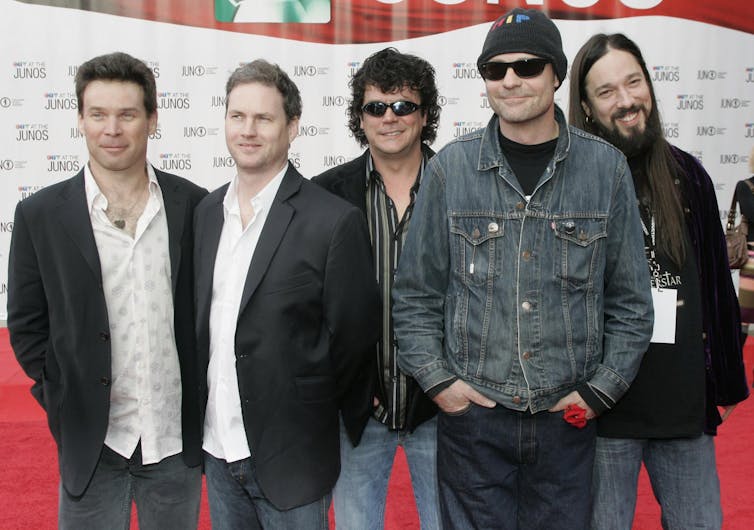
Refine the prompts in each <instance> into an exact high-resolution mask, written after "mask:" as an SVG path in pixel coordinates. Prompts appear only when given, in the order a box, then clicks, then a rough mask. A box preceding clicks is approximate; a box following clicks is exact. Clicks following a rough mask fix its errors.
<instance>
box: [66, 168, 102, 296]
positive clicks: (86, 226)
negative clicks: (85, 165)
mask: <svg viewBox="0 0 754 530" xmlns="http://www.w3.org/2000/svg"><path fill="white" fill-rule="evenodd" d="M60 200H61V202H60V204H59V205H58V215H59V218H60V226H61V227H63V229H64V230H65V231H66V232H67V233H68V236H69V237H70V238H71V239H72V240H73V242H74V244H75V245H76V248H78V249H79V252H81V255H82V256H83V257H84V260H86V263H87V264H88V265H89V268H90V269H91V271H92V274H93V275H94V277H95V278H96V279H97V284H98V285H102V268H101V266H100V261H99V253H98V252H97V243H96V242H95V241H94V232H93V231H92V220H91V219H90V218H89V212H88V211H87V208H86V190H85V188H84V170H81V171H80V172H79V174H78V175H76V176H75V177H73V178H72V179H71V180H70V181H69V185H68V186H67V187H65V188H64V189H63V190H62V191H61V193H60Z"/></svg>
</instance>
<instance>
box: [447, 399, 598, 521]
mask: <svg viewBox="0 0 754 530" xmlns="http://www.w3.org/2000/svg"><path fill="white" fill-rule="evenodd" d="M595 438H596V426H595V424H594V422H593V421H590V422H588V423H587V425H586V427H584V428H583V429H578V428H576V427H573V426H571V425H569V424H568V423H566V422H565V421H564V420H563V414H562V413H550V412H538V413H536V414H531V413H529V412H518V411H514V410H510V409H507V408H505V407H503V406H501V405H497V406H496V407H495V408H492V409H487V408H484V407H480V406H477V405H474V404H472V405H471V406H470V407H469V408H468V409H467V410H466V411H464V412H462V413H459V414H457V415H449V414H445V413H442V412H441V413H440V415H439V420H438V424H437V471H438V478H439V484H440V507H441V513H442V524H443V527H444V528H445V529H446V530H455V529H457V530H469V529H495V530H502V529H515V528H521V529H527V530H534V529H545V528H546V529H548V530H557V529H563V530H574V529H583V528H587V527H588V526H589V517H590V514H591V476H592V465H593V461H594V443H595Z"/></svg>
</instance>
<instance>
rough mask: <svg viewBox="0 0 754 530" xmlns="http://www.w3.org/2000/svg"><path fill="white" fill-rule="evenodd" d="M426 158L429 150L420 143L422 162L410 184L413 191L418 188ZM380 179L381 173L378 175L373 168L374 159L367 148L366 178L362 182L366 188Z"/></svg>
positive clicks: (427, 158)
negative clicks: (412, 183) (414, 180)
mask: <svg viewBox="0 0 754 530" xmlns="http://www.w3.org/2000/svg"><path fill="white" fill-rule="evenodd" d="M428 160H429V150H428V149H425V148H424V144H422V163H421V165H420V166H419V173H418V174H417V175H416V182H414V185H413V186H411V191H412V192H415V191H416V190H418V189H419V184H420V183H421V179H422V176H424V166H425V165H426V164H427V161H428ZM381 181H382V175H380V172H379V171H377V170H376V169H375V168H374V159H372V154H371V153H370V152H369V151H368V150H367V172H366V180H365V182H364V185H365V187H366V188H369V186H370V184H371V183H372V182H381Z"/></svg>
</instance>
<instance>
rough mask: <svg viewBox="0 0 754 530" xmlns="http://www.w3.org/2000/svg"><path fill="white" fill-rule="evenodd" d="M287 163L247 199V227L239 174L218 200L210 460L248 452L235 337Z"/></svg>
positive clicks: (207, 434) (207, 422)
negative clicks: (250, 213)
mask: <svg viewBox="0 0 754 530" xmlns="http://www.w3.org/2000/svg"><path fill="white" fill-rule="evenodd" d="M287 170H288V165H287V164H286V166H285V167H284V168H283V170H282V171H281V172H280V173H278V174H277V175H276V176H275V177H274V178H273V179H272V180H271V181H270V182H269V183H268V184H267V185H266V186H265V187H264V188H263V189H262V190H261V191H260V192H259V193H257V194H256V195H255V196H254V197H253V198H252V199H251V206H252V209H253V211H254V213H253V216H252V218H251V220H250V221H249V223H248V224H247V225H246V228H245V229H244V228H243V224H242V222H241V210H240V207H239V205H238V193H237V190H238V177H237V176H236V177H235V178H234V179H233V181H232V182H231V183H230V186H228V191H227V192H226V194H225V198H224V200H223V214H224V216H225V222H224V223H223V229H222V233H221V234H220V242H219V244H218V247H217V256H216V257H215V269H214V276H213V280H212V305H211V306H210V315H209V367H208V369H207V387H208V391H209V396H208V399H207V411H206V414H205V417H204V444H203V448H204V450H205V451H207V452H208V453H209V454H211V455H212V456H214V457H215V458H220V459H223V460H225V461H227V462H235V461H238V460H242V459H244V458H248V457H249V456H251V451H250V450H249V443H248V441H247V439H246V430H245V429H244V425H243V416H242V415H241V397H240V395H239V393H238V376H237V374H236V352H235V336H236V325H237V323H238V311H239V309H240V305H241V296H242V295H243V289H244V285H245V284H246V276H247V274H248V273H249V266H250V265H251V258H252V256H253V255H254V249H256V247H257V243H258V242H259V235H260V234H261V233H262V228H263V227H264V223H265V221H266V220H267V214H268V213H269V211H270V208H271V207H272V201H273V199H274V198H275V195H276V194H277V192H278V188H280V183H281V182H282V180H283V176H284V175H285V172H286V171H287Z"/></svg>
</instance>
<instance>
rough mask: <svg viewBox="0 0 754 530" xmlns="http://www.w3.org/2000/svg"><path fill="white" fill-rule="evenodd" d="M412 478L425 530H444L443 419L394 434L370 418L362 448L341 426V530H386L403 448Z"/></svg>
mask: <svg viewBox="0 0 754 530" xmlns="http://www.w3.org/2000/svg"><path fill="white" fill-rule="evenodd" d="M399 445H400V446H402V447H403V450H404V451H405V453H406V460H408V468H409V472H410V473H411V485H412V486H413V488H414V497H415V499H416V506H417V509H418V511H419V520H420V521H421V528H422V529H424V530H436V529H439V528H440V521H439V509H438V497H437V419H436V418H432V419H431V420H429V421H426V422H424V423H422V424H421V425H419V427H417V428H416V430H415V431H414V432H413V433H408V432H405V431H391V430H389V429H388V428H387V427H385V425H383V424H382V423H380V422H379V421H377V420H375V419H374V418H370V419H369V422H368V423H367V426H366V428H365V429H364V434H363V435H362V437H361V442H360V443H359V445H358V446H357V447H353V446H352V445H351V441H350V439H349V438H348V434H347V433H346V432H345V429H344V428H343V422H342V421H341V424H340V476H339V477H338V482H337V483H336V484H335V489H334V490H333V504H334V506H335V524H336V526H337V528H338V530H382V529H383V528H384V526H385V525H384V519H385V499H386V497H387V484H388V479H389V478H390V473H391V471H392V469H393V460H394V459H395V451H396V450H397V448H398V446H399Z"/></svg>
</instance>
